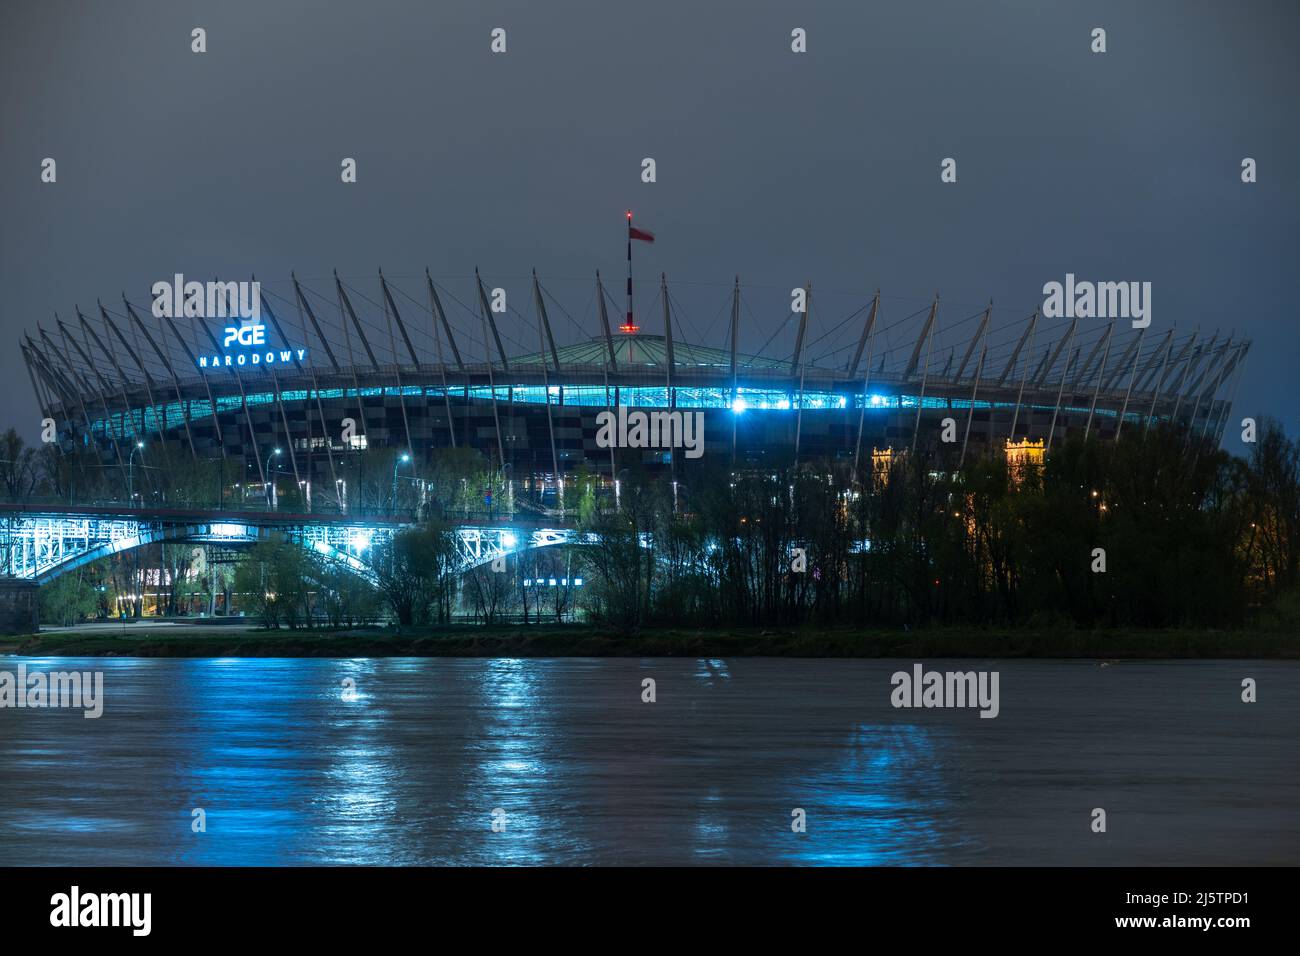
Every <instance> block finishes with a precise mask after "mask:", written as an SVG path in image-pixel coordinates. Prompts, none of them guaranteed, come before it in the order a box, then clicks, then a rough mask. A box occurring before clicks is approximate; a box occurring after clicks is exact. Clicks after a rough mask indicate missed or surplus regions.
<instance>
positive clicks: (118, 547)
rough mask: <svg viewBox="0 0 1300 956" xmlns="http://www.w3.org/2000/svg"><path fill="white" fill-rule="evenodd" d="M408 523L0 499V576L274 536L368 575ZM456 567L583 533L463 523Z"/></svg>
mask: <svg viewBox="0 0 1300 956" xmlns="http://www.w3.org/2000/svg"><path fill="white" fill-rule="evenodd" d="M411 524H412V522H411V521H410V520H409V519H405V518H384V517H379V518H375V517H356V518H353V517H348V516H339V515H314V514H288V513H284V512H261V511H210V510H206V511H205V510H186V509H174V508H129V507H121V506H95V505H91V506H64V505H59V506H53V507H51V506H42V505H23V504H0V549H2V551H0V576H3V577H6V578H11V579H13V578H16V579H20V580H26V581H31V582H34V583H36V584H44V583H45V582H47V581H51V580H53V579H54V578H57V577H58V576H59V575H61V574H64V573H65V572H67V571H71V570H73V569H75V568H78V567H80V566H82V565H84V564H87V563H89V562H91V561H94V560H97V559H98V558H103V557H106V556H108V555H110V554H116V553H118V552H120V551H127V550H130V549H131V548H137V547H140V546H142V545H146V544H155V543H159V542H166V543H172V542H175V543H181V542H195V543H204V544H224V545H234V546H239V545H248V544H253V543H256V542H258V541H262V540H266V539H269V538H273V537H281V538H283V539H284V540H287V541H290V542H294V543H297V544H299V545H301V546H302V547H304V548H306V549H308V550H310V551H314V552H315V553H317V554H320V555H323V556H325V557H326V558H329V559H331V560H334V561H338V562H340V563H341V564H343V565H345V566H347V567H349V568H351V569H352V570H353V571H355V572H357V573H358V574H360V575H362V576H364V577H367V578H372V577H373V574H372V572H371V567H370V560H371V557H370V556H371V554H372V553H373V550H374V548H375V546H376V545H378V544H380V543H382V542H383V541H384V540H385V539H391V538H392V536H393V534H394V533H395V532H397V531H399V530H400V529H402V528H404V527H409V526H410V525H411ZM453 533H454V535H455V538H456V551H457V555H458V556H459V563H458V564H459V566H458V571H461V572H464V571H468V570H470V569H471V568H475V567H478V566H480V565H484V564H488V563H489V562H492V561H494V560H496V559H497V558H500V557H504V556H507V555H511V554H517V553H519V552H522V551H528V550H531V549H533V548H545V547H550V546H554V545H562V544H585V543H589V539H590V538H591V537H592V536H591V535H589V534H584V533H582V532H578V531H575V530H573V529H571V528H565V527H563V526H561V525H560V523H558V522H552V521H551V520H549V519H548V521H547V524H546V526H544V527H543V526H541V525H539V524H538V523H537V522H536V521H534V522H531V523H530V522H529V521H527V520H521V519H512V520H505V519H497V520H489V521H486V522H473V521H466V522H464V523H463V524H457V525H455V526H454V528H453Z"/></svg>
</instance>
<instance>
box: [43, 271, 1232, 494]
mask: <svg viewBox="0 0 1300 956" xmlns="http://www.w3.org/2000/svg"><path fill="white" fill-rule="evenodd" d="M178 280H179V277H178ZM326 283H327V291H326V292H325V293H322V292H321V291H320V290H319V288H315V289H313V288H309V287H308V284H306V283H302V282H299V280H298V279H297V278H296V277H295V278H293V279H292V280H289V281H286V282H285V283H283V284H281V293H279V294H277V293H274V292H269V291H267V289H266V287H265V286H259V287H258V291H257V300H256V302H255V303H254V309H253V311H254V312H260V314H258V315H253V316H245V317H243V318H238V319H228V318H223V317H216V318H208V317H205V316H204V315H199V314H194V313H200V312H204V311H205V310H204V308H203V306H202V305H201V304H199V303H197V301H196V304H195V307H194V308H193V309H189V310H187V309H186V308H185V307H184V306H183V304H182V302H181V297H180V296H179V295H178V296H177V299H176V306H177V308H171V307H170V306H169V305H165V307H164V308H163V309H161V310H160V309H159V308H158V302H157V301H154V302H143V303H141V302H131V301H128V300H127V299H126V298H125V297H123V300H122V303H121V306H120V307H113V308H109V307H106V306H104V305H102V304H100V305H99V306H98V307H97V308H96V309H95V310H93V311H92V313H91V314H89V315H86V314H83V313H82V311H81V310H80V309H78V310H77V311H76V312H75V318H72V317H67V318H62V319H60V318H57V317H56V319H55V321H54V323H53V325H52V326H51V327H49V328H46V327H44V326H41V325H38V326H37V327H36V329H35V330H34V331H31V332H29V333H27V334H26V335H25V336H24V337H23V340H22V343H21V349H22V353H23V355H24V358H25V359H26V363H27V368H28V370H29V372H30V378H31V385H32V388H33V389H34V390H35V393H36V396H37V399H38V401H39V403H40V406H41V409H42V412H43V414H44V415H45V416H46V418H47V419H52V420H53V422H54V423H55V427H56V429H57V432H58V437H59V441H60V442H61V444H62V445H63V447H65V448H67V449H71V448H76V447H81V448H84V449H93V450H94V451H95V452H96V453H97V454H98V455H99V456H100V457H101V459H102V460H103V461H104V462H105V463H106V464H110V463H113V462H116V463H118V464H121V463H123V462H124V461H125V460H126V458H127V456H128V455H129V454H130V449H131V448H132V447H134V446H135V445H136V444H137V443H149V444H150V445H152V444H154V443H158V442H161V443H164V444H165V445H167V446H169V447H171V448H174V449H180V450H183V451H185V452H186V453H189V454H192V455H194V456H197V457H199V458H205V459H211V458H225V459H227V460H232V459H233V460H235V461H242V462H243V463H244V467H245V468H246V469H247V474H248V475H249V476H250V480H251V479H252V476H254V475H256V476H257V480H260V481H265V480H266V479H267V476H268V474H270V473H271V472H272V471H274V470H276V469H279V472H278V473H279V474H282V475H284V476H285V477H289V476H292V477H293V478H295V479H296V480H298V481H299V482H300V483H302V482H311V483H314V484H316V486H317V487H318V488H319V487H322V486H324V487H327V488H328V487H331V486H332V484H333V482H335V481H337V479H335V478H333V476H334V474H335V473H336V472H337V469H338V466H339V463H340V462H341V461H343V460H345V459H346V458H347V456H349V455H355V454H360V453H363V452H364V451H365V450H366V449H375V448H391V449H400V450H402V451H403V452H405V453H407V454H409V455H411V456H412V457H413V458H414V459H415V460H416V461H421V460H427V459H428V458H429V457H430V456H431V455H433V454H434V450H435V449H440V448H452V447H455V448H472V449H475V450H477V451H478V452H480V453H481V454H482V455H483V456H484V457H485V458H486V459H488V460H489V461H490V462H492V463H493V464H494V465H495V466H497V467H501V468H503V469H505V470H508V471H509V475H510V477H511V479H512V480H519V481H527V482H530V483H533V484H534V485H535V486H536V487H537V488H539V489H545V488H546V487H547V486H548V485H549V484H551V483H554V482H555V479H556V477H557V475H558V476H563V475H565V474H570V473H573V472H575V471H577V470H579V469H584V470H586V471H587V472H589V473H593V474H596V475H599V476H601V477H602V478H603V479H605V480H608V479H610V478H612V477H614V476H616V475H617V474H618V473H619V471H620V470H621V469H623V468H627V467H629V466H633V465H639V466H644V467H646V468H649V469H668V468H672V469H682V468H686V467H688V463H687V461H686V460H685V459H684V456H683V455H682V454H681V452H680V451H679V452H676V453H674V452H672V451H671V450H667V449H663V448H640V449H636V448H618V449H616V450H611V449H610V448H608V447H603V446H602V443H601V442H600V441H598V437H599V432H600V420H599V416H600V414H601V413H602V412H605V411H607V410H610V409H617V408H618V407H620V406H622V407H626V408H630V409H640V410H646V411H681V412H683V413H693V412H701V413H702V414H703V426H704V448H705V452H706V454H705V456H704V457H705V459H706V460H707V459H709V458H713V457H714V456H725V460H726V461H728V462H735V464H736V467H741V468H745V467H765V466H768V465H788V464H790V463H791V462H792V461H799V462H804V461H810V462H811V461H827V460H829V461H841V462H856V461H857V460H859V459H860V458H861V457H862V456H864V455H869V454H870V453H871V452H872V451H873V450H880V449H894V450H896V451H897V450H900V449H911V448H917V447H930V446H933V445H935V444H936V443H938V442H940V441H941V440H942V436H943V432H944V425H945V419H952V420H953V421H952V423H951V424H949V425H948V432H949V438H950V439H951V437H952V426H953V424H955V427H956V436H957V441H958V442H960V443H961V445H962V446H963V454H967V453H969V454H977V453H980V452H981V451H988V450H1000V449H1003V448H1005V447H1006V446H1007V444H1008V443H1009V442H1016V443H1025V442H1028V443H1030V444H1045V445H1047V446H1049V447H1050V444H1051V443H1052V442H1053V441H1060V440H1061V439H1063V438H1064V437H1065V436H1067V435H1073V434H1081V433H1085V432H1087V433H1089V434H1094V435H1096V436H1098V437H1100V438H1101V439H1103V440H1110V439H1113V438H1114V437H1115V436H1116V435H1117V434H1118V433H1120V432H1122V431H1123V430H1124V429H1133V428H1137V429H1142V428H1147V427H1149V426H1150V424H1151V423H1152V422H1155V421H1164V420H1177V421H1178V422H1180V423H1182V424H1184V425H1186V426H1188V427H1189V428H1191V429H1192V431H1193V433H1195V434H1200V435H1204V436H1206V437H1207V438H1210V439H1212V440H1214V441H1216V442H1217V440H1218V439H1219V437H1220V435H1221V433H1222V430H1223V427H1224V425H1225V422H1226V419H1227V415H1228V411H1229V407H1230V404H1231V397H1230V396H1231V392H1232V389H1233V388H1234V383H1235V381H1236V380H1237V379H1238V378H1239V376H1240V374H1241V370H1242V367H1243V362H1244V358H1245V356H1246V353H1247V351H1248V349H1249V342H1248V341H1246V340H1243V339H1236V338H1232V337H1223V336H1220V335H1219V334H1217V333H1216V334H1215V335H1212V336H1204V335H1201V334H1199V333H1195V332H1193V333H1186V334H1179V333H1177V331H1176V330H1175V329H1174V328H1172V327H1168V328H1166V329H1165V330H1163V331H1160V332H1159V333H1156V330H1155V329H1146V328H1143V329H1134V328H1132V327H1131V326H1132V323H1130V322H1129V321H1127V320H1119V321H1112V320H1105V319H1075V320H1072V321H1069V322H1055V323H1052V322H1049V321H1047V320H1045V319H1044V318H1042V316H1041V315H1039V314H1038V313H1037V312H1034V313H1033V314H1031V315H1020V316H1017V317H1013V318H1006V317H1003V318H1001V319H1000V320H995V319H994V314H993V309H992V306H991V305H990V306H988V307H987V308H985V309H982V310H975V311H973V312H972V313H971V314H970V315H968V316H965V317H963V318H961V319H960V320H959V321H955V322H949V323H944V322H942V321H941V320H940V315H941V311H950V309H949V307H947V306H946V305H945V307H944V309H943V310H941V309H940V302H939V300H938V299H937V298H936V299H935V300H934V301H933V302H931V303H928V304H924V303H923V304H922V305H921V307H920V308H918V309H917V310H916V311H915V312H912V313H911V314H910V315H907V316H902V317H891V318H890V320H889V321H887V320H886V317H885V316H884V312H885V309H884V308H883V307H882V297H881V296H880V294H879V293H876V294H875V295H874V296H864V297H862V298H861V300H860V301H859V302H858V303H857V308H856V309H854V310H853V311H852V312H850V313H849V314H848V316H847V317H846V318H843V319H841V320H840V321H839V322H838V324H837V325H836V326H835V327H834V328H833V329H831V332H828V333H825V334H822V335H820V337H816V338H815V337H814V332H818V331H820V330H822V329H824V328H825V327H826V326H828V325H829V322H830V321H831V320H834V319H836V318H837V317H835V316H829V317H823V318H822V320H821V321H820V323H819V322H818V316H817V312H818V308H817V306H818V303H817V302H816V301H815V300H813V302H812V306H811V308H809V309H805V310H803V311H801V312H792V313H789V314H787V315H785V316H783V317H780V316H778V317H775V318H774V319H772V320H769V321H768V322H767V323H764V322H763V321H762V320H761V319H757V318H748V319H746V317H745V310H744V309H743V308H742V299H743V290H742V287H741V284H740V282H739V280H737V282H736V283H735V284H734V286H733V287H732V288H731V289H730V290H727V289H726V288H725V287H723V289H722V290H721V291H722V292H724V293H729V294H727V298H728V299H729V300H730V301H729V302H726V301H725V300H724V303H723V308H722V309H720V313H719V315H720V316H721V315H725V314H726V312H725V311H723V309H725V306H726V305H729V306H730V309H729V321H727V322H725V324H721V325H720V327H721V328H723V329H724V332H723V334H722V335H721V336H720V337H719V338H718V339H717V340H715V341H714V342H712V343H709V342H701V341H694V342H692V341H687V336H685V335H684V334H683V332H682V328H683V323H682V322H681V321H680V317H679V314H678V312H679V305H678V303H677V301H676V299H675V297H674V296H673V295H671V293H670V289H669V285H668V284H667V282H666V281H663V280H661V281H660V282H659V283H657V287H658V292H659V295H658V298H657V299H656V302H655V304H652V306H651V307H650V309H649V310H647V311H648V314H649V315H650V316H652V317H653V319H648V318H646V317H645V316H640V318H641V320H642V322H643V327H642V328H638V329H636V331H627V329H628V328H629V327H630V326H631V323H630V322H629V323H626V324H624V325H621V326H620V325H617V324H615V325H613V326H611V322H610V316H611V314H613V315H614V316H615V317H616V318H618V317H619V314H618V312H617V311H616V309H617V307H616V306H615V305H614V303H613V300H612V299H611V298H610V296H609V295H608V293H607V291H606V290H605V288H604V287H603V286H602V285H601V283H600V278H599V276H597V277H596V281H595V283H594V290H591V289H589V291H588V295H589V296H590V299H589V306H588V313H587V315H586V316H585V317H584V319H583V321H582V322H578V321H575V320H573V319H572V318H571V317H569V314H568V312H567V311H566V312H564V315H565V317H566V318H569V321H570V324H571V326H572V328H571V329H570V331H571V332H575V333H579V334H576V335H571V336H570V338H571V339H573V340H572V341H570V342H569V343H568V344H560V343H558V342H557V338H556V336H555V335H554V333H553V323H552V315H553V314H555V313H556V311H557V309H558V310H563V309H564V307H563V306H562V305H561V304H560V302H559V301H558V300H556V299H554V298H553V297H552V296H551V294H550V292H549V291H548V290H547V289H546V288H545V287H544V286H543V284H542V283H540V282H538V280H537V278H536V276H535V275H534V276H533V277H532V279H531V281H530V282H529V286H530V288H529V291H530V293H531V294H530V295H529V296H528V298H529V300H530V301H529V302H528V305H527V307H526V309H525V310H516V309H513V308H502V306H501V304H500V303H499V302H498V296H497V292H498V291H499V290H493V289H490V288H489V287H488V286H487V285H485V284H484V282H483V280H481V279H480V278H479V277H478V275H477V273H476V274H475V277H474V279H473V292H472V294H471V295H470V296H468V297H467V298H468V299H469V300H470V303H469V304H466V303H465V302H463V301H462V300H460V299H457V298H456V297H455V296H454V295H453V294H452V292H451V290H450V289H449V287H448V286H446V285H444V284H442V283H440V282H435V281H434V280H433V279H432V278H430V277H429V276H428V274H427V273H426V274H425V275H424V276H423V277H417V278H416V279H415V280H412V279H411V278H410V277H407V278H406V280H405V282H404V283H403V286H404V288H399V286H398V284H397V283H395V282H393V281H391V280H389V279H386V278H384V277H383V275H382V273H381V274H380V276H379V277H378V281H377V282H374V280H369V281H368V282H367V286H371V285H374V286H377V288H367V292H366V293H363V292H362V291H361V288H360V286H359V285H358V284H357V283H354V282H351V281H348V282H345V281H343V280H341V279H340V278H339V277H338V275H337V274H335V275H334V276H333V278H332V279H331V280H326ZM316 285H317V286H318V287H319V286H321V285H322V283H320V282H317V283H316ZM412 288H415V289H416V292H415V294H412V293H411V291H410V289H412ZM593 291H594V294H592V293H593ZM811 291H812V290H811V288H809V289H808V293H809V296H810V297H811ZM231 298H232V301H233V300H234V299H235V297H234V296H233V295H232V296H231ZM474 299H477V302H474ZM257 306H260V309H259V308H257ZM160 311H161V312H162V313H164V314H159V312H160ZM898 311H903V310H901V309H900V310H898ZM168 312H172V313H175V314H173V315H169V314H165V313H168ZM187 312H188V313H189V314H186V313H187ZM810 316H811V317H812V323H811V324H810ZM654 319H657V320H658V322H657V323H656V322H655V321H654ZM745 321H751V322H754V323H755V325H758V326H763V325H764V324H766V325H767V327H768V328H776V329H777V331H778V332H782V333H784V334H785V336H786V338H785V342H784V345H783V347H782V348H781V351H782V352H783V353H784V354H780V355H777V356H773V355H767V354H765V352H766V349H765V350H760V351H759V354H746V353H745V352H743V351H741V350H740V349H739V347H738V341H739V338H740V336H739V332H740V331H741V326H742V322H745ZM584 324H585V325H586V326H587V327H586V328H585V329H584V328H583V325H584ZM656 325H657V328H656V327H655V326H656ZM645 326H649V328H648V329H647V328H645ZM584 331H585V332H586V333H587V334H586V335H582V334H580V333H582V332H584ZM747 331H748V330H747ZM759 331H762V332H764V333H765V332H766V331H767V329H766V328H763V329H760V330H759ZM832 333H833V334H832ZM827 336H830V339H831V342H832V344H834V345H836V348H834V349H832V350H830V351H829V352H828V351H822V352H819V353H817V354H813V353H814V348H813V344H814V342H821V341H822V340H823V339H826V338H827ZM836 336H838V338H836ZM521 337H523V338H527V339H531V340H532V342H535V343H536V347H535V348H533V349H531V350H526V349H521V348H518V347H516V348H514V349H509V348H507V346H506V344H505V342H506V341H507V340H509V341H512V342H515V343H518V342H519V341H520V338H521ZM776 338H777V336H776V335H773V338H772V339H769V342H771V341H773V340H775V339H776ZM791 340H792V341H791ZM472 356H474V357H472ZM967 448H968V449H969V451H967ZM277 449H278V450H279V451H277ZM715 460H716V459H715Z"/></svg>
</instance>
